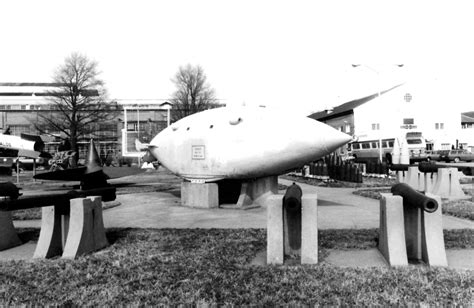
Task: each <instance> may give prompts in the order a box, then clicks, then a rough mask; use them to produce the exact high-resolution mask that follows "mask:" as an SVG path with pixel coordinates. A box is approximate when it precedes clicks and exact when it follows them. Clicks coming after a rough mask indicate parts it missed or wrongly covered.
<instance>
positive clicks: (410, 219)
mask: <svg viewBox="0 0 474 308" xmlns="http://www.w3.org/2000/svg"><path fill="white" fill-rule="evenodd" d="M427 196H428V197H430V198H433V199H435V200H436V201H437V202H438V204H439V207H438V209H437V210H436V211H435V212H434V213H427V212H425V211H423V210H421V209H419V208H413V207H410V206H407V205H404V204H403V198H402V197H401V196H394V195H392V194H382V199H381V200H380V229H379V250H380V252H381V253H382V255H383V256H384V257H385V259H386V260H387V262H388V263H389V264H390V265H391V266H400V265H408V260H409V259H413V260H423V261H424V262H425V263H426V264H428V265H430V266H447V259H446V251H445V247H444V238H443V223H442V215H441V198H440V197H439V196H434V195H431V194H429V193H427Z"/></svg>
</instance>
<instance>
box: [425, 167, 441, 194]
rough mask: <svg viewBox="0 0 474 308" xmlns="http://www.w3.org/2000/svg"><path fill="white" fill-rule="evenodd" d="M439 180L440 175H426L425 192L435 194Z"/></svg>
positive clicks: (435, 173)
mask: <svg viewBox="0 0 474 308" xmlns="http://www.w3.org/2000/svg"><path fill="white" fill-rule="evenodd" d="M437 180H438V173H437V172H433V173H425V187H424V189H423V191H424V192H425V193H427V192H433V188H434V185H435V184H436V181H437Z"/></svg>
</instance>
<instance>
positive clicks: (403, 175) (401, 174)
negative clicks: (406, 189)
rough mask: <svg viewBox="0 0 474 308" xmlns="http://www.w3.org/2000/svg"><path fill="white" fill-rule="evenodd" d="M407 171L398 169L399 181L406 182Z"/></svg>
mask: <svg viewBox="0 0 474 308" xmlns="http://www.w3.org/2000/svg"><path fill="white" fill-rule="evenodd" d="M406 177H407V173H406V172H405V171H397V181H398V183H406Z"/></svg>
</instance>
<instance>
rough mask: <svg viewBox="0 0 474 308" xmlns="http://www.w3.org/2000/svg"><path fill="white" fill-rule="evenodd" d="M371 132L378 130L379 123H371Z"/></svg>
mask: <svg viewBox="0 0 474 308" xmlns="http://www.w3.org/2000/svg"><path fill="white" fill-rule="evenodd" d="M372 130H380V123H372Z"/></svg>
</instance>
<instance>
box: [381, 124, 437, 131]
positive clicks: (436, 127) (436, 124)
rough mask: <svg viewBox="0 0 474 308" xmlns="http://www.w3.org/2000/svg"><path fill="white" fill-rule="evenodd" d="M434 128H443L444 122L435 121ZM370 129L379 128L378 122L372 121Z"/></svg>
mask: <svg viewBox="0 0 474 308" xmlns="http://www.w3.org/2000/svg"><path fill="white" fill-rule="evenodd" d="M435 129H444V123H435ZM372 130H380V123H372Z"/></svg>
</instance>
